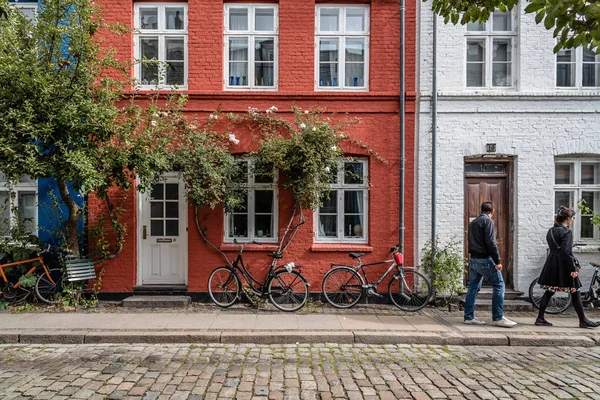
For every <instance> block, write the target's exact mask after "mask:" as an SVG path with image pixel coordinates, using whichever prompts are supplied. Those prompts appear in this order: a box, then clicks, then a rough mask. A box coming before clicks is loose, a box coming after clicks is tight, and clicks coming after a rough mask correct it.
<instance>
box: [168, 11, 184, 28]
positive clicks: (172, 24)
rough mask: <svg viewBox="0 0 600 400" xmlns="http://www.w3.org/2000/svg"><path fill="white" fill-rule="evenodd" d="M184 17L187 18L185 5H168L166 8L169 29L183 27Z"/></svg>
mask: <svg viewBox="0 0 600 400" xmlns="http://www.w3.org/2000/svg"><path fill="white" fill-rule="evenodd" d="M183 18H185V13H184V11H183V7H168V8H166V9H165V19H166V23H167V29H183V28H184V25H183Z"/></svg>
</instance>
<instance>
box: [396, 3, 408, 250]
mask: <svg viewBox="0 0 600 400" xmlns="http://www.w3.org/2000/svg"><path fill="white" fill-rule="evenodd" d="M404 2H405V0H400V103H399V108H400V110H399V111H400V196H399V201H400V215H399V217H400V229H399V230H400V232H399V233H400V237H399V241H398V247H399V248H400V252H401V253H404V230H405V226H404V167H405V163H406V158H405V154H404V153H405V149H404V147H405V146H404V136H405V127H404V125H405V108H406V104H405V97H406V94H405V92H406V88H405V85H404V64H405V61H404V53H405V51H404V50H405V49H404V47H405V43H404V42H405V32H404V28H405V27H404V25H405V15H406V6H405V4H404Z"/></svg>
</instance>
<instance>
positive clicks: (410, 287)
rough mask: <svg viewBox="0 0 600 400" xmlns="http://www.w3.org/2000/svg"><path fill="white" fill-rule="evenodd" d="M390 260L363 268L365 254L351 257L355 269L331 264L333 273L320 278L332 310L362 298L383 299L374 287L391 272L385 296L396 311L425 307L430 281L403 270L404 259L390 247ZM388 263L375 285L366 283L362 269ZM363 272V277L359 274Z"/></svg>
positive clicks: (349, 305) (356, 254)
mask: <svg viewBox="0 0 600 400" xmlns="http://www.w3.org/2000/svg"><path fill="white" fill-rule="evenodd" d="M390 252H391V253H393V259H391V260H385V261H378V262H373V263H369V264H363V263H362V260H361V257H362V256H364V253H350V254H349V256H350V258H353V259H355V260H357V263H358V264H357V265H355V266H351V265H343V264H334V263H332V264H331V267H332V269H331V270H329V272H327V273H326V274H325V276H324V278H323V295H324V296H325V299H326V300H327V301H328V302H329V304H331V305H332V306H334V307H337V308H350V307H354V306H355V305H356V304H357V303H358V302H359V300H360V299H361V297H362V296H363V295H365V294H366V295H367V296H377V297H383V295H381V294H380V293H378V292H377V287H378V286H379V284H381V282H383V281H384V279H385V278H387V277H388V276H389V275H390V274H391V273H392V271H394V270H396V272H395V273H394V274H393V275H392V280H391V281H390V283H389V284H388V295H389V296H390V299H391V300H392V303H394V305H395V306H396V307H398V308H399V309H401V310H404V311H418V310H420V309H422V308H423V307H425V306H426V305H427V303H428V302H429V299H430V298H431V296H432V291H433V289H432V286H431V283H430V282H429V280H428V279H427V278H426V277H425V276H424V275H422V274H421V273H419V272H416V271H414V270H407V269H406V268H405V267H404V256H403V254H402V253H400V252H399V251H398V248H397V247H392V248H391V249H390ZM387 263H391V265H390V266H389V268H388V269H387V271H385V273H384V274H383V275H382V276H381V277H380V278H379V279H378V280H377V281H376V282H374V283H369V280H368V278H367V274H366V272H365V267H371V266H374V265H381V264H387ZM359 272H362V275H361V274H360V273H359Z"/></svg>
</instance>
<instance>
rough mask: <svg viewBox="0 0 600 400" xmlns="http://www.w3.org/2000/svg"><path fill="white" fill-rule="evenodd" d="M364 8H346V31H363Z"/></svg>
mask: <svg viewBox="0 0 600 400" xmlns="http://www.w3.org/2000/svg"><path fill="white" fill-rule="evenodd" d="M365 30H366V29H365V9H364V8H363V9H360V8H349V9H347V10H346V32H364V31H365Z"/></svg>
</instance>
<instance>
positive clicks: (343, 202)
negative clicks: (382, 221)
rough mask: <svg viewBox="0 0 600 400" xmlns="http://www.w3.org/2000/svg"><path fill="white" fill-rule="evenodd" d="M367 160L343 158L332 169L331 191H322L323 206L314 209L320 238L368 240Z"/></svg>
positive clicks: (325, 239)
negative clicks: (334, 168) (334, 169)
mask: <svg viewBox="0 0 600 400" xmlns="http://www.w3.org/2000/svg"><path fill="white" fill-rule="evenodd" d="M367 171H368V161H367V160H366V159H357V160H352V161H349V160H340V161H339V162H338V167H337V169H336V171H332V184H331V190H330V191H329V192H326V193H323V195H322V199H321V201H322V204H323V205H322V206H321V207H319V209H318V210H317V212H316V213H315V219H316V220H315V231H316V232H315V237H316V240H317V241H318V242H330V243H331V242H349V243H367V238H368V236H367V227H368V216H369V213H368V207H367V206H368V200H369V196H368V189H369V184H368V182H367V178H368V177H367Z"/></svg>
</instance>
